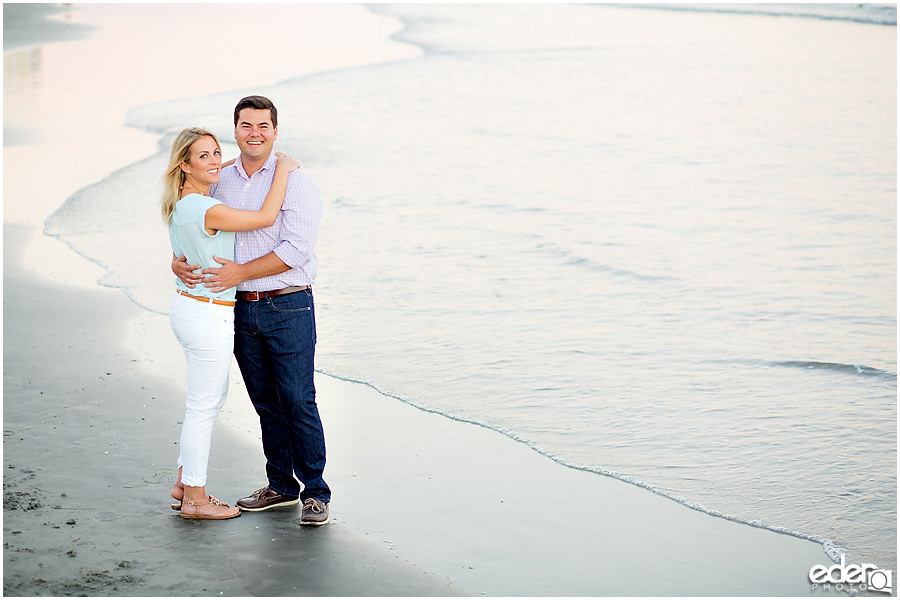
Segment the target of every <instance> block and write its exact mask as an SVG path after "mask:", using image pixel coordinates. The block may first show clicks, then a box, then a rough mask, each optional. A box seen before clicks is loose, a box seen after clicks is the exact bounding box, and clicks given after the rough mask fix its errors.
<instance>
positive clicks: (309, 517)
mask: <svg viewBox="0 0 900 600" xmlns="http://www.w3.org/2000/svg"><path fill="white" fill-rule="evenodd" d="M327 522H328V504H327V503H326V502H322V501H321V500H316V499H315V498H307V499H306V500H305V501H304V502H303V512H302V513H300V524H301V525H324V524H325V523H327Z"/></svg>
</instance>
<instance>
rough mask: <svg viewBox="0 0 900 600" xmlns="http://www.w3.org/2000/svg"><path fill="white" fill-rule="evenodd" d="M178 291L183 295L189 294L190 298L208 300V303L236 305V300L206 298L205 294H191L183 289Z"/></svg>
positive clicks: (201, 300)
mask: <svg viewBox="0 0 900 600" xmlns="http://www.w3.org/2000/svg"><path fill="white" fill-rule="evenodd" d="M177 291H178V293H179V294H181V295H182V296H187V297H188V298H193V299H194V300H199V301H200V302H206V303H207V304H221V305H222V306H234V302H229V301H228V300H218V299H216V298H204V297H203V296H191V295H190V294H188V293H187V292H183V291H181V290H177Z"/></svg>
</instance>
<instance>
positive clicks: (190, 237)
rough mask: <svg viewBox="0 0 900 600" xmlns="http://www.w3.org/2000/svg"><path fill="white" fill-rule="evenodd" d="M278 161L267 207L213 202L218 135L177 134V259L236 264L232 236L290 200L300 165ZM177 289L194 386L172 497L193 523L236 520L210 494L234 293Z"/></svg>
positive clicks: (170, 184) (172, 316) (269, 219)
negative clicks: (291, 184)
mask: <svg viewBox="0 0 900 600" xmlns="http://www.w3.org/2000/svg"><path fill="white" fill-rule="evenodd" d="M278 157H279V159H278V163H277V167H276V169H275V176H274V180H273V182H272V187H271V191H270V192H269V194H268V196H266V199H265V202H263V205H262V207H261V208H260V209H259V210H258V211H255V210H237V209H234V208H229V207H227V206H225V205H224V204H222V203H221V202H219V201H218V200H216V199H214V198H210V197H209V188H210V185H211V184H213V183H216V182H218V181H219V169H221V168H222V152H221V148H220V147H219V141H218V140H217V139H216V136H215V135H213V134H212V133H210V132H209V131H206V130H204V129H199V128H188V129H185V130H184V131H182V132H181V133H180V134H178V137H176V138H175V142H174V143H173V144H172V152H171V155H170V157H169V167H168V169H167V170H166V173H165V175H164V177H163V187H164V189H163V199H162V216H163V220H164V221H165V223H166V225H168V227H169V240H170V241H171V243H172V251H173V252H174V253H175V256H181V255H182V254H184V255H185V256H186V258H187V260H188V262H189V263H190V264H199V265H202V266H203V268H206V267H218V266H220V265H219V264H218V263H216V262H214V261H213V256H220V257H225V258H227V259H229V260H234V233H233V232H235V231H249V230H252V229H259V228H261V227H269V226H271V225H272V224H274V223H275V219H276V217H277V216H278V211H279V210H281V204H282V203H283V202H284V194H285V190H286V189H287V181H288V174H289V173H290V172H291V171H293V170H294V169H296V168H298V167H299V166H300V165H299V164H298V163H297V162H296V161H295V160H293V159H292V158H290V157H289V156H284V155H281V154H278ZM231 162H233V161H231ZM231 162H229V163H227V164H231ZM227 164H226V166H227ZM176 286H177V289H176V291H175V296H174V297H173V298H172V303H171V306H170V308H169V321H170V323H171V325H172V331H173V332H174V333H175V337H176V338H178V341H179V343H181V347H182V349H183V350H184V355H185V357H186V358H187V379H188V382H187V399H186V410H185V416H184V425H183V426H182V430H181V454H180V455H179V457H178V480H177V481H176V482H175V487H173V488H172V497H173V498H175V499H176V500H179V503H176V504H173V505H172V508H174V509H176V510H178V509H180V510H181V516H182V517H184V518H186V519H230V518H232V517H236V516H238V515H239V514H240V511H239V509H238V508H237V507H234V508H232V507H230V506H229V505H227V504H225V503H223V502H220V501H219V500H217V499H215V498H214V497H213V496H211V495H208V494H207V493H206V467H207V463H208V461H209V446H210V438H211V435H212V428H213V422H214V421H215V420H216V417H217V416H218V415H219V412H220V411H221V410H222V405H223V404H224V403H225V398H226V396H227V394H228V372H229V370H230V368H231V356H232V349H233V346H234V298H235V290H234V288H230V289H227V290H225V291H222V292H218V293H214V292H212V291H210V289H209V288H205V287H203V286H197V287H196V288H193V289H189V288H188V287H187V286H186V285H185V284H184V283H183V282H182V281H181V280H180V279H179V280H176Z"/></svg>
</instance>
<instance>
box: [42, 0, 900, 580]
mask: <svg viewBox="0 0 900 600" xmlns="http://www.w3.org/2000/svg"><path fill="white" fill-rule="evenodd" d="M373 10H375V11H377V12H379V13H385V14H390V15H393V16H398V17H400V18H402V19H403V20H404V21H405V22H406V24H407V27H406V28H405V29H404V30H403V31H402V32H401V33H400V34H399V35H398V36H397V38H398V39H399V40H401V41H405V42H408V43H411V44H415V45H417V46H420V47H421V48H422V49H423V50H424V55H423V56H422V57H418V58H410V59H407V60H402V61H396V62H392V63H387V64H382V65H376V66H367V67H359V68H350V69H343V70H339V71H332V72H327V73H321V74H317V75H311V76H305V77H300V78H296V79H288V78H286V81H284V82H283V83H281V84H279V85H275V86H269V87H265V88H263V89H260V90H258V92H259V93H263V94H266V95H268V96H269V97H271V98H272V99H273V100H274V101H275V103H276V105H278V106H279V125H280V126H279V147H281V148H284V149H286V150H288V151H289V152H290V153H291V154H292V155H294V156H295V157H297V158H298V159H299V160H300V162H301V164H303V165H304V169H305V170H306V171H307V172H308V173H309V174H310V175H311V177H312V178H313V179H314V181H315V182H316V184H317V186H318V188H319V191H320V192H321V194H322V196H323V200H324V202H325V218H324V220H323V223H322V231H321V236H320V243H319V248H318V256H319V262H320V272H319V276H318V279H317V284H316V303H317V311H318V327H319V344H318V356H317V359H318V362H317V365H318V368H319V369H320V370H321V371H323V372H326V373H329V374H333V375H336V376H338V377H342V378H345V379H350V380H354V381H361V382H365V383H368V384H370V385H372V386H374V387H376V388H377V389H379V390H381V391H383V392H385V393H387V394H390V395H393V396H396V397H398V398H400V399H403V400H404V401H407V402H410V403H412V404H415V405H417V406H420V407H422V408H424V409H427V410H431V411H436V412H440V413H443V414H446V415H448V416H451V417H453V418H458V419H462V420H467V421H472V422H475V423H479V424H482V425H484V426H486V427H489V428H493V429H496V430H498V431H500V432H503V433H505V434H507V435H509V436H511V437H514V438H515V439H518V440H520V441H523V442H525V443H527V444H529V445H531V446H533V447H534V448H535V449H537V450H539V451H541V452H543V453H545V454H548V455H549V456H551V457H553V458H554V459H556V460H558V461H559V462H561V463H563V464H566V465H569V466H573V467H577V468H583V469H587V470H592V471H596V472H597V473H600V474H606V475H613V476H616V477H620V478H623V479H626V480H629V481H633V482H636V483H638V484H640V485H643V486H645V487H648V488H650V489H652V490H654V491H656V492H658V493H661V494H664V495H667V496H670V497H672V498H673V499H676V500H678V501H681V502H684V503H685V504H688V505H691V506H693V507H695V508H697V509H700V510H706V511H709V512H713V513H715V514H721V515H724V516H728V517H729V518H734V519H736V520H740V521H743V522H748V523H754V524H759V525H762V526H768V527H772V528H777V529H781V528H783V529H784V530H786V531H790V532H796V533H797V534H799V535H802V536H808V537H812V538H815V539H822V540H830V541H831V542H833V544H834V545H836V546H838V547H840V548H844V549H846V550H847V551H848V553H849V558H850V560H851V561H855V562H863V561H865V562H873V563H876V564H878V565H879V566H880V567H882V568H889V569H893V570H896V521H897V516H896V498H897V496H896V464H897V457H896V441H897V437H896V434H897V429H896V423H897V421H896V418H897V413H896V370H897V369H896V135H895V134H896V28H895V25H893V26H891V25H888V26H885V25H878V24H872V23H857V22H851V21H847V20H820V19H805V18H804V19H801V18H785V17H777V16H770V15H754V14H719V13H699V12H692V11H678V12H673V11H658V10H649V9H638V8H622V7H610V6H600V5H481V6H465V7H462V6H447V5H395V6H389V5H378V6H375V7H374V8H373ZM895 18H896V17H895V14H894V19H895ZM240 95H243V94H241V93H227V94H216V95H213V96H206V97H197V98H190V99H184V100H178V101H173V102H164V103H158V104H151V105H145V106H138V107H135V108H134V109H132V110H131V111H130V112H129V115H128V120H127V122H128V124H130V125H132V126H135V127H140V128H145V129H149V130H153V131H162V132H165V133H166V134H167V135H171V134H172V133H174V132H177V131H178V130H180V129H181V128H182V127H184V126H187V125H203V126H206V127H209V128H211V129H213V130H214V131H216V132H217V133H218V134H219V135H220V137H221V138H222V139H223V140H228V139H230V137H231V127H230V122H229V120H228V117H229V115H230V112H231V108H232V107H233V105H234V102H235V101H236V100H237V99H238V97H239V96H240ZM167 142H168V139H166V140H163V142H162V143H161V147H165V146H166V144H167ZM235 153H236V149H235V148H234V146H233V145H232V146H227V147H226V149H225V155H226V156H233V155H234V154H235ZM163 160H164V159H163V158H162V157H161V156H159V155H158V156H156V157H153V158H151V159H148V160H146V161H141V162H139V163H137V164H135V165H132V166H129V167H126V168H125V169H123V170H121V171H118V172H116V173H114V174H112V175H111V176H110V177H108V178H107V179H106V180H104V181H103V182H101V183H100V184H97V185H95V186H91V187H89V188H86V189H84V190H82V191H81V192H79V193H78V194H76V195H74V196H73V197H72V198H70V199H69V200H68V201H67V203H66V204H65V205H64V206H63V207H61V208H60V210H58V211H57V212H56V213H55V214H54V215H53V217H51V219H50V220H49V221H48V226H47V231H48V233H50V234H52V235H56V236H59V237H60V238H62V239H64V240H65V241H67V242H68V243H70V244H72V245H73V246H74V247H75V248H76V249H77V250H78V251H79V252H82V253H83V254H85V255H87V256H89V257H91V258H92V259H94V260H96V261H98V262H101V263H102V264H104V265H106V266H108V267H109V268H110V271H111V272H110V274H109V275H108V276H107V277H106V278H105V280H104V282H105V283H107V284H109V285H116V286H120V287H122V288H124V289H125V290H126V291H127V292H128V293H129V294H130V295H131V296H132V298H133V299H135V301H136V302H138V303H139V304H141V305H142V306H145V307H146V308H148V309H149V310H154V311H158V312H164V311H165V310H166V306H167V302H168V298H169V294H170V288H171V276H170V274H169V273H168V271H167V267H168V254H167V253H168V242H167V238H166V236H165V231H164V230H163V228H162V227H161V226H160V227H159V228H153V227H147V223H155V222H157V217H156V214H157V210H156V204H155V198H156V196H155V193H156V192H155V190H156V188H155V184H156V182H157V181H158V174H159V173H160V172H161V171H162V168H163V167H162V162H163ZM123 198H124V199H126V200H125V201H126V202H127V210H122V209H121V206H122V202H123ZM99 214H104V215H107V217H108V218H107V217H105V218H104V219H103V220H102V226H100V227H98V226H97V222H98V219H97V215H99ZM135 232H139V233H138V234H137V235H135ZM126 240H127V243H125V241H126ZM132 264H154V265H158V267H159V268H158V269H156V270H152V272H151V273H150V274H149V275H148V273H147V272H136V271H135V270H134V269H131V268H128V267H129V265H132ZM323 401H326V400H325V399H323ZM536 485H539V482H536ZM551 495H552V492H551Z"/></svg>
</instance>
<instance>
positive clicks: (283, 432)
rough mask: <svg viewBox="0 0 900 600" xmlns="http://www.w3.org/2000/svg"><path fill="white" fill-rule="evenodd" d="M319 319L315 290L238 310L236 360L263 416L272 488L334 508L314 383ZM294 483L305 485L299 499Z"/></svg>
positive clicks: (239, 306) (246, 303)
mask: <svg viewBox="0 0 900 600" xmlns="http://www.w3.org/2000/svg"><path fill="white" fill-rule="evenodd" d="M315 354H316V315H315V306H314V304H313V295H312V290H311V289H308V290H305V291H300V292H294V293H293V294H285V295H284V296H275V297H274V298H268V299H263V300H258V301H255V302H251V301H247V300H238V301H237V304H236V305H235V307H234V356H235V358H237V362H238V365H239V366H240V368H241V375H243V377H244V383H245V384H246V386H247V393H248V394H249V395H250V400H251V401H252V402H253V406H254V408H256V414H258V415H259V424H260V427H261V428H262V444H263V452H264V453H265V455H266V475H267V476H268V478H269V488H270V489H272V490H273V491H274V492H276V493H278V494H281V495H283V496H290V497H297V496H300V497H301V499H302V500H306V499H307V498H315V499H317V500H321V501H323V502H329V501H330V500H331V490H330V489H329V488H328V484H326V483H325V480H324V479H323V477H322V473H323V471H324V469H325V433H324V431H323V429H322V420H321V419H320V418H319V408H318V406H316V388H315V384H314V383H313V373H314V371H315ZM294 475H296V476H297V479H299V480H300V481H301V482H303V491H302V493H301V491H300V486H299V484H298V483H297V480H296V479H294Z"/></svg>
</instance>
